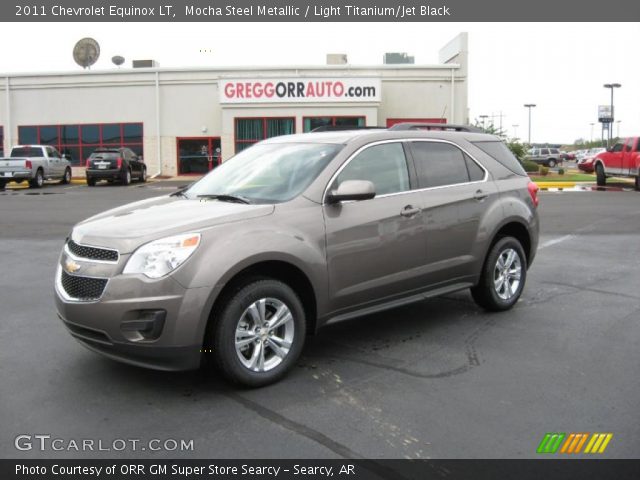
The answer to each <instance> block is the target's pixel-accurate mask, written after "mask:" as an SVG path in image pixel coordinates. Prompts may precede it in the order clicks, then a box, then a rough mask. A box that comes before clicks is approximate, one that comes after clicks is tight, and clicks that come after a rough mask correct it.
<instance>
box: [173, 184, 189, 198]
mask: <svg viewBox="0 0 640 480" xmlns="http://www.w3.org/2000/svg"><path fill="white" fill-rule="evenodd" d="M191 185H192V184H189V185H186V186H184V187H181V188H179V189H178V190H176V191H175V192H173V193H171V194H170V195H169V196H170V197H185V198H187V196H186V195H185V194H184V192H186V191H187V190H189V188H190V187H191Z"/></svg>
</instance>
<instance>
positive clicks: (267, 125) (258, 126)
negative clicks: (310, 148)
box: [235, 118, 295, 153]
mask: <svg viewBox="0 0 640 480" xmlns="http://www.w3.org/2000/svg"><path fill="white" fill-rule="evenodd" d="M292 133H295V118H236V122H235V139H236V153H238V152H241V151H242V150H244V149H245V148H247V147H250V146H251V145H253V144H254V143H257V142H259V141H260V140H264V139H265V138H271V137H278V136H280V135H289V134H292Z"/></svg>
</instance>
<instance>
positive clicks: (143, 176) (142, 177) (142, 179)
mask: <svg viewBox="0 0 640 480" xmlns="http://www.w3.org/2000/svg"><path fill="white" fill-rule="evenodd" d="M146 181H147V169H146V168H145V167H143V168H142V172H141V173H140V183H144V182H146Z"/></svg>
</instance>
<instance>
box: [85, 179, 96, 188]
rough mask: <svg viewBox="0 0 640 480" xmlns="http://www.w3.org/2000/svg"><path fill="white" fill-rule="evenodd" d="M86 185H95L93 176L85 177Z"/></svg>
mask: <svg viewBox="0 0 640 480" xmlns="http://www.w3.org/2000/svg"><path fill="white" fill-rule="evenodd" d="M87 185H89V186H90V187H95V186H96V179H95V178H91V177H87Z"/></svg>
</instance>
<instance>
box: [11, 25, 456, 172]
mask: <svg viewBox="0 0 640 480" xmlns="http://www.w3.org/2000/svg"><path fill="white" fill-rule="evenodd" d="M467 44H468V42H467V34H466V33H461V34H460V35H458V36H457V37H456V38H454V39H453V40H452V41H451V42H449V43H448V44H447V45H445V46H444V47H443V48H442V49H441V50H440V52H439V59H438V62H439V63H438V64H434V65H417V64H413V63H402V64H398V63H392V64H390V63H385V64H381V65H376V66H357V65H350V64H348V63H346V56H344V55H328V56H327V64H326V65H320V66H299V67H295V66H288V67H241V68H238V67H234V68H223V67H210V68H180V69H178V68H158V67H155V66H153V65H154V64H153V62H150V64H151V66H150V67H146V68H126V69H125V68H122V69H113V70H105V71H98V70H83V71H78V72H64V73H38V74H33V73H30V74H0V76H1V77H4V78H2V80H0V81H1V82H2V84H1V85H0V89H2V90H3V91H2V93H1V94H0V149H4V151H5V152H8V149H10V147H11V146H12V145H16V144H47V145H53V146H55V147H57V148H58V150H60V151H61V152H62V153H67V154H69V155H70V157H71V159H72V161H73V164H74V166H76V167H78V168H76V169H74V170H75V171H74V174H76V175H81V174H82V166H83V164H84V160H85V159H86V158H87V157H88V156H89V155H90V154H91V152H93V151H94V150H95V149H96V148H99V147H114V146H125V147H129V148H131V149H132V150H134V151H135V152H136V153H138V154H139V155H141V156H142V157H143V158H144V161H145V163H146V165H147V170H148V174H149V175H150V176H155V175H162V176H176V175H190V174H198V175H201V174H203V173H206V172H207V171H208V170H210V169H211V168H214V167H215V166H216V165H218V164H219V163H220V162H221V161H224V160H226V159H227V158H230V157H231V156H233V155H234V154H235V153H237V152H239V151H241V150H242V149H244V148H247V147H248V146H250V145H252V144H254V143H255V142H258V141H260V140H263V139H265V138H269V137H273V136H277V135H285V134H290V133H302V132H308V131H311V130H313V129H314V128H317V127H320V126H326V125H338V126H341V125H354V126H390V125H392V124H394V123H398V122H401V121H428V122H447V123H468V107H467V91H468V83H467V57H468V47H467Z"/></svg>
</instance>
